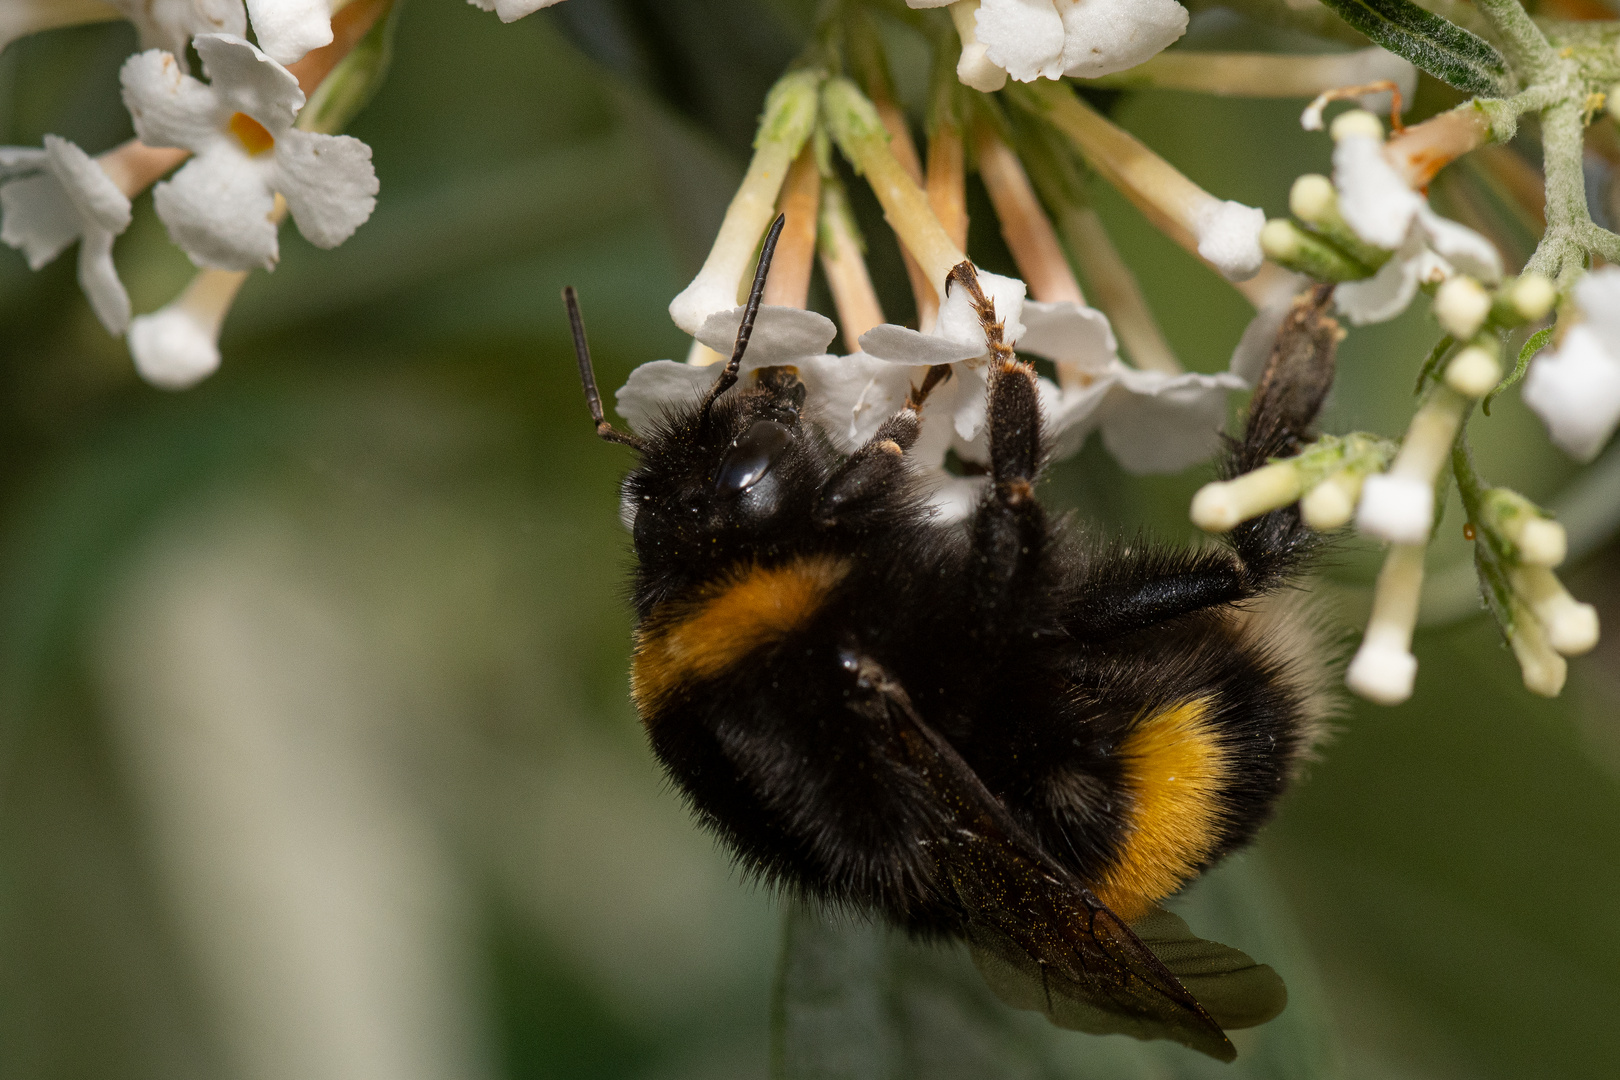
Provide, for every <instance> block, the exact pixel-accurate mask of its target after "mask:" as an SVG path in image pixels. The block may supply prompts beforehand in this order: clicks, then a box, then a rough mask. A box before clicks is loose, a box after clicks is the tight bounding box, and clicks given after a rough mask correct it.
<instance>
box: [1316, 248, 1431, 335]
mask: <svg viewBox="0 0 1620 1080" xmlns="http://www.w3.org/2000/svg"><path fill="white" fill-rule="evenodd" d="M1421 269H1422V268H1421V267H1420V265H1419V260H1418V259H1417V258H1416V257H1415V256H1414V257H1410V258H1408V257H1405V256H1404V255H1396V256H1395V257H1394V258H1393V259H1391V260H1389V261H1388V262H1387V263H1385V264H1384V265H1383V266H1382V267H1380V268H1379V270H1378V273H1376V274H1374V275H1373V276H1372V277H1370V278H1364V279H1362V280H1361V281H1345V282H1341V283H1340V284H1339V287H1338V288H1337V289H1335V290H1333V300H1334V303H1335V304H1336V305H1337V306H1338V309H1339V313H1340V314H1342V315H1345V316H1347V317H1348V318H1349V319H1350V321H1351V322H1352V323H1354V324H1355V325H1356V326H1366V325H1367V324H1368V323H1379V322H1388V321H1389V320H1390V319H1393V318H1394V317H1395V316H1397V315H1399V314H1400V313H1401V312H1403V311H1405V310H1406V305H1408V304H1410V303H1411V302H1412V297H1414V296H1416V295H1417V290H1418V278H1419V273H1420V271H1421Z"/></svg>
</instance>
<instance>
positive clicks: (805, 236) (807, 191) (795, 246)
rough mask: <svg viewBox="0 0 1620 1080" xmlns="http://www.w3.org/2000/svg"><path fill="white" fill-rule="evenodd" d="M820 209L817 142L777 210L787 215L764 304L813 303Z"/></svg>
mask: <svg viewBox="0 0 1620 1080" xmlns="http://www.w3.org/2000/svg"><path fill="white" fill-rule="evenodd" d="M820 205H821V168H820V167H819V166H818V165H817V164H816V148H815V146H814V140H807V141H806V142H805V144H804V149H803V150H801V151H799V156H798V157H797V158H795V159H794V161H793V166H792V167H791V168H790V169H788V174H787V179H786V180H785V181H783V183H782V198H781V202H780V204H779V206H778V209H779V210H780V211H781V212H782V213H783V214H786V215H787V222H786V223H785V224H784V225H783V226H782V236H781V238H780V239H778V240H777V242H776V257H775V258H773V259H772V260H771V274H770V277H768V278H767V279H766V280H765V297H764V300H765V303H767V304H776V305H779V306H781V307H796V308H802V307H804V306H806V305H807V304H808V303H809V302H810V271H811V269H812V268H813V267H814V266H815V263H816V218H817V216H818V214H819V211H820Z"/></svg>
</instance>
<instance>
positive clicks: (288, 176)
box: [274, 130, 378, 248]
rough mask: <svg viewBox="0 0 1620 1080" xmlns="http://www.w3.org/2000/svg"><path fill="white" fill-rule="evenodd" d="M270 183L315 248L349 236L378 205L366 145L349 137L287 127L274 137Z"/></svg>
mask: <svg viewBox="0 0 1620 1080" xmlns="http://www.w3.org/2000/svg"><path fill="white" fill-rule="evenodd" d="M275 162H276V164H275V180H274V183H275V186H276V188H277V189H278V190H279V191H280V192H281V194H282V195H284V196H285V197H286V199H287V209H289V210H291V211H292V216H293V220H294V221H296V222H297V223H298V231H299V232H301V233H303V234H304V238H305V239H306V240H308V241H309V242H310V243H312V244H314V245H315V246H316V247H318V248H334V247H337V246H338V245H339V244H341V243H343V241H345V240H347V239H348V238H349V237H351V236H353V235H354V230H356V229H358V228H359V227H360V226H361V225H363V224H365V222H366V219H367V218H369V217H371V212H372V211H373V210H375V209H376V208H377V190H378V184H377V172H376V170H375V169H373V168H372V166H371V147H369V146H367V145H366V144H365V143H363V142H361V141H360V140H359V139H356V138H354V137H353V136H351V135H317V134H315V133H314V132H309V131H297V130H290V131H287V132H286V133H284V134H283V135H282V136H281V137H280V138H278V139H277V140H276V157H275Z"/></svg>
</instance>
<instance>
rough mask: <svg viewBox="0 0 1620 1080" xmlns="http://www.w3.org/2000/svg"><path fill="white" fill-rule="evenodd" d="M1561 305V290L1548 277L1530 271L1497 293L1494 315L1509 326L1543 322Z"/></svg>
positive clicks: (1492, 312)
mask: <svg viewBox="0 0 1620 1080" xmlns="http://www.w3.org/2000/svg"><path fill="white" fill-rule="evenodd" d="M1557 302H1558V288H1557V286H1555V285H1554V284H1553V283H1552V282H1551V281H1550V280H1548V279H1547V278H1546V277H1545V276H1544V275H1542V274H1538V273H1536V272H1535V271H1534V270H1530V271H1527V272H1526V273H1523V274H1520V275H1519V276H1518V277H1516V278H1514V279H1513V280H1512V281H1509V282H1507V283H1506V284H1505V285H1503V286H1502V288H1501V289H1499V290H1498V291H1497V294H1496V303H1495V305H1494V306H1493V308H1492V310H1491V314H1492V315H1493V316H1495V317H1496V318H1497V319H1499V320H1501V321H1502V322H1503V323H1506V324H1507V325H1509V326H1512V325H1517V324H1522V323H1533V322H1540V321H1541V320H1542V319H1545V318H1546V317H1547V314H1548V313H1549V312H1551V311H1552V309H1553V304H1555V303H1557Z"/></svg>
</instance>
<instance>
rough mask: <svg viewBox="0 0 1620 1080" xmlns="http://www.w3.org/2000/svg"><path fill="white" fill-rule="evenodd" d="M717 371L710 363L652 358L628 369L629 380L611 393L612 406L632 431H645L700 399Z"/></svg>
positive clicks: (643, 433) (644, 432) (650, 429)
mask: <svg viewBox="0 0 1620 1080" xmlns="http://www.w3.org/2000/svg"><path fill="white" fill-rule="evenodd" d="M718 374H720V373H719V372H718V371H716V370H715V369H714V368H713V367H697V366H696V365H694V364H682V363H680V362H679V361H676V360H653V361H651V362H649V363H645V364H642V365H641V366H640V367H638V368H636V369H635V370H634V371H632V372H631V373H630V378H629V380H628V381H626V382H625V384H624V385H623V386H621V387H619V390H618V392H617V393H616V394H614V395H613V408H614V410H615V411H616V412H617V413H618V414H619V415H620V416H622V417H624V419H625V421H626V422H627V423H628V424H629V425H630V430H631V431H634V432H635V433H636V434H638V435H646V434H648V433H649V432H651V431H654V430H656V429H657V428H658V426H659V425H660V424H661V423H663V420H664V418H665V417H666V416H667V415H668V414H669V413H670V412H672V411H673V410H675V409H680V408H683V407H685V406H688V405H696V404H697V403H698V402H700V401H702V400H703V395H704V394H706V393H708V392H709V387H711V386H713V385H714V379H715V376H716V375H718Z"/></svg>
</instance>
